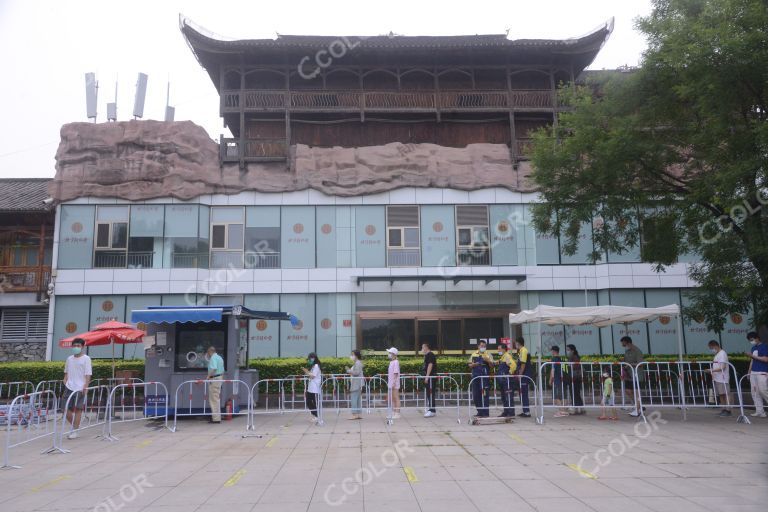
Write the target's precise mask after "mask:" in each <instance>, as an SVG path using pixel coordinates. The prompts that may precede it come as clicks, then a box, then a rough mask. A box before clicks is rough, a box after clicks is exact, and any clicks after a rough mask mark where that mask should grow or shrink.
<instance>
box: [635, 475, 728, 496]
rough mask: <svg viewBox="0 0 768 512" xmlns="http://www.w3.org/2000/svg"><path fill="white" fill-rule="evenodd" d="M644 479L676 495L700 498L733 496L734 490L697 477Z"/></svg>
mask: <svg viewBox="0 0 768 512" xmlns="http://www.w3.org/2000/svg"><path fill="white" fill-rule="evenodd" d="M643 480H645V481H647V482H650V483H652V484H653V485H656V486H658V487H661V488H663V489H666V490H668V491H669V492H671V493H672V494H673V495H675V496H681V497H689V496H695V497H698V498H701V497H708V496H724V497H728V496H733V495H734V494H733V491H731V490H730V489H727V488H724V487H723V486H712V485H708V484H707V483H706V482H705V483H700V482H697V481H696V479H695V478H680V477H678V478H644V479H643Z"/></svg>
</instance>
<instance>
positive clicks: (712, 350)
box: [709, 348, 717, 354]
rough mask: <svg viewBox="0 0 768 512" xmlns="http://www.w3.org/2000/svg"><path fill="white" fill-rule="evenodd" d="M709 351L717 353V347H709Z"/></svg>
mask: <svg viewBox="0 0 768 512" xmlns="http://www.w3.org/2000/svg"><path fill="white" fill-rule="evenodd" d="M709 351H710V352H712V353H713V354H717V349H716V348H711V349H709Z"/></svg>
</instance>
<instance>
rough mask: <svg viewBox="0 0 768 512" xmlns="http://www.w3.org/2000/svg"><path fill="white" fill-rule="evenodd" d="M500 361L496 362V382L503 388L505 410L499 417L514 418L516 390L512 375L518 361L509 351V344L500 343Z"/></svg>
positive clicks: (502, 399) (502, 401)
mask: <svg viewBox="0 0 768 512" xmlns="http://www.w3.org/2000/svg"><path fill="white" fill-rule="evenodd" d="M498 355H499V361H498V363H496V365H497V366H496V382H498V383H499V389H500V390H501V403H502V405H503V407H504V411H503V412H502V413H501V414H500V415H499V418H513V417H514V416H515V390H514V386H513V385H512V383H513V380H512V378H511V377H510V375H514V374H515V372H516V371H517V363H515V359H514V358H513V357H512V354H510V353H509V345H507V344H506V343H499V352H498Z"/></svg>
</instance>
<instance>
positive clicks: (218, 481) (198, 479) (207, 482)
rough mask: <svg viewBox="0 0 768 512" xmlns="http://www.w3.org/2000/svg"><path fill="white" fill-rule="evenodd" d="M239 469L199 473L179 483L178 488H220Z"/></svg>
mask: <svg viewBox="0 0 768 512" xmlns="http://www.w3.org/2000/svg"><path fill="white" fill-rule="evenodd" d="M238 469H239V468H231V469H228V470H226V471H197V472H195V473H192V474H191V475H190V476H189V477H187V478H185V479H184V480H182V481H181V483H179V485H178V487H183V488H187V489H188V488H193V487H214V488H217V487H220V486H222V485H224V482H226V481H227V480H229V479H230V478H231V477H232V475H233V474H235V473H236V472H237V471H238Z"/></svg>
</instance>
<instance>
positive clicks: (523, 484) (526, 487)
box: [504, 480, 568, 501]
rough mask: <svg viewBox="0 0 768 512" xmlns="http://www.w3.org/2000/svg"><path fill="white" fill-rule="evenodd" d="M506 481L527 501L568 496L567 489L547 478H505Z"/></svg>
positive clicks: (508, 485)
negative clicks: (564, 489)
mask: <svg viewBox="0 0 768 512" xmlns="http://www.w3.org/2000/svg"><path fill="white" fill-rule="evenodd" d="M504 483H505V484H506V485H507V487H509V488H510V489H512V490H513V491H515V492H516V493H517V494H519V495H520V496H522V497H523V498H524V499H525V500H527V501H530V499H531V498H565V497H568V494H567V493H566V492H565V491H563V490H562V489H561V488H560V487H558V486H557V485H555V484H553V483H552V482H549V481H547V480H504Z"/></svg>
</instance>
